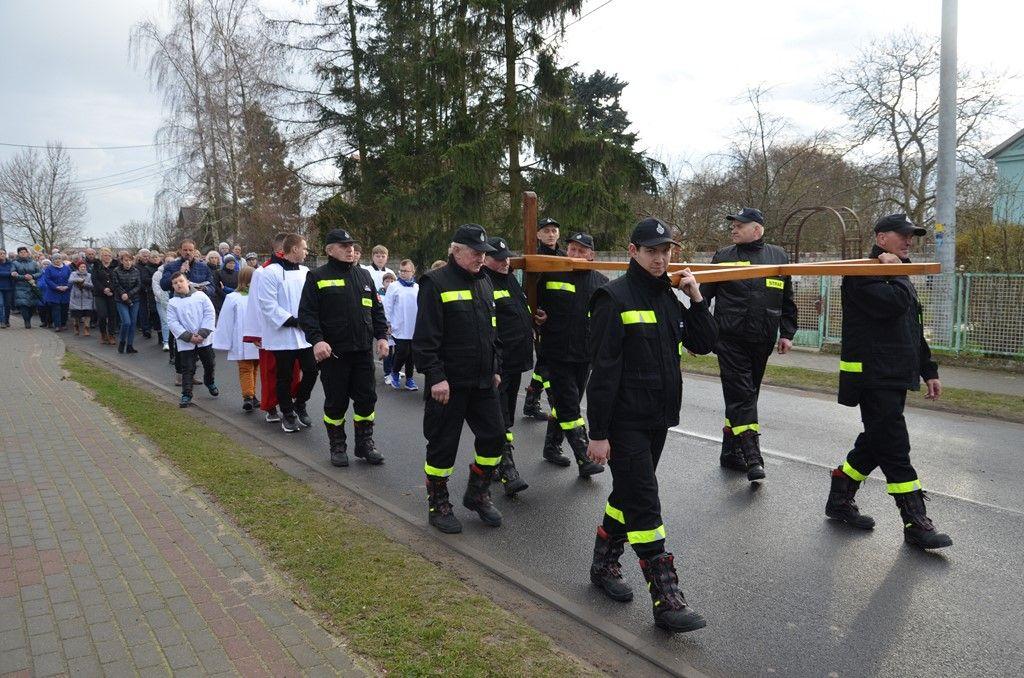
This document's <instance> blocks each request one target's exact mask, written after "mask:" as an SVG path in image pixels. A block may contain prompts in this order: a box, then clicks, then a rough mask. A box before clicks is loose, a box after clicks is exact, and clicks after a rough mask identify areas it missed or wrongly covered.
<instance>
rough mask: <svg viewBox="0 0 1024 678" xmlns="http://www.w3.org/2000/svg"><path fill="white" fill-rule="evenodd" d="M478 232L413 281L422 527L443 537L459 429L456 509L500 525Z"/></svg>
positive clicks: (496, 358)
mask: <svg viewBox="0 0 1024 678" xmlns="http://www.w3.org/2000/svg"><path fill="white" fill-rule="evenodd" d="M493 250H494V248H493V247H491V246H490V245H489V244H488V242H487V233H486V232H485V231H484V229H483V227H481V226H478V225H477V224H465V225H463V226H460V227H459V228H458V230H457V231H456V232H455V236H454V237H453V238H452V245H451V250H450V251H451V254H450V255H449V257H448V263H447V265H445V266H442V267H441V268H438V269H436V270H433V271H429V272H427V273H425V274H423V276H422V277H421V278H420V282H419V285H420V291H419V295H418V297H417V312H416V329H415V330H414V331H413V339H412V350H413V362H414V363H415V364H416V366H417V367H419V369H420V371H421V372H423V374H424V376H425V378H426V388H425V389H424V396H425V399H426V405H425V407H424V412H423V436H424V437H425V438H426V439H427V461H426V464H425V465H424V471H425V473H426V476H427V478H426V480H427V496H428V502H429V509H430V510H429V522H430V524H431V525H433V526H434V527H436V528H437V529H439V530H441V531H442V532H447V533H455V532H461V531H462V524H461V523H460V522H459V519H458V518H456V517H455V514H454V513H453V512H452V505H451V503H450V501H449V500H448V478H449V476H451V474H452V473H453V472H454V471H455V457H456V455H457V453H458V450H459V438H460V437H461V435H462V425H463V423H464V422H465V423H467V424H469V428H470V429H471V430H472V431H473V434H474V436H475V437H476V440H475V445H474V447H475V450H476V457H475V459H474V461H473V463H472V464H470V467H469V469H470V473H469V482H468V484H467V486H466V492H465V494H464V495H463V498H462V505H463V506H465V507H466V508H468V509H470V510H471V511H476V512H477V514H478V515H479V516H480V519H481V520H483V521H484V523H486V524H487V525H490V526H492V527H497V526H499V525H501V513H499V512H498V510H497V509H496V508H495V507H494V504H493V503H492V502H491V493H490V483H491V479H492V477H493V475H494V468H495V467H496V466H497V465H498V463H499V462H500V461H501V457H502V449H503V448H504V445H505V421H504V418H503V417H502V414H501V406H500V404H499V402H498V392H497V387H498V385H499V384H500V383H501V370H502V366H501V360H502V354H501V342H500V340H499V339H498V335H497V319H496V318H495V315H494V313H495V309H494V287H493V286H492V285H491V281H490V278H488V277H487V275H486V274H484V273H483V272H482V271H481V270H480V269H481V267H482V266H483V263H484V254H485V253H487V252H491V251H493Z"/></svg>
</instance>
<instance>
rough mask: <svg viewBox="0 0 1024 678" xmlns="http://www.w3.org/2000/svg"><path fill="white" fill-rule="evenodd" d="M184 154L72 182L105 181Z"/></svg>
mask: <svg viewBox="0 0 1024 678" xmlns="http://www.w3.org/2000/svg"><path fill="white" fill-rule="evenodd" d="M185 155H187V154H186V153H182V154H181V155H178V156H175V157H173V158H168V159H167V160H157V161H156V162H154V163H150V164H148V165H142V166H140V167H134V168H132V169H128V170H124V171H122V172H114V173H113V174H104V175H101V176H98V177H89V178H88V179H78V180H77V181H75V182H74V183H75V184H89V183H92V182H94V181H105V180H107V179H112V178H114V177H119V176H122V175H125V174H133V173H135V172H140V171H142V170H146V169H150V168H153V167H157V166H159V165H163V164H164V163H165V162H174V161H176V160H180V159H181V158H183V157H185Z"/></svg>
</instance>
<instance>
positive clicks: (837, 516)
mask: <svg viewBox="0 0 1024 678" xmlns="http://www.w3.org/2000/svg"><path fill="white" fill-rule="evenodd" d="M858 489H860V483H859V482H858V481H856V480H854V479H853V478H851V477H850V476H848V475H846V473H844V472H843V467H842V466H837V467H836V468H834V469H832V488H831V489H830V490H829V493H828V501H826V502H825V515H826V516H828V517H829V518H831V519H832V520H838V521H840V522H843V523H846V524H847V525H852V526H853V527H857V528H860V529H862V530H872V529H874V527H875V519H874V518H872V517H871V516H865V515H861V512H860V509H859V508H858V507H857V502H855V501H854V500H853V497H854V495H855V494H857V490H858Z"/></svg>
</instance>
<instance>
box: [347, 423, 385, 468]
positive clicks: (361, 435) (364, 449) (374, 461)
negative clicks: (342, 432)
mask: <svg viewBox="0 0 1024 678" xmlns="http://www.w3.org/2000/svg"><path fill="white" fill-rule="evenodd" d="M353 428H354V429H355V431H356V447H355V450H353V452H352V453H353V454H354V455H356V457H358V458H360V459H362V460H363V461H365V462H366V463H367V464H370V465H371V466H379V465H380V464H383V463H384V455H382V454H381V453H380V452H378V451H377V446H376V445H375V444H374V442H373V422H372V421H359V422H355V423H354V424H353Z"/></svg>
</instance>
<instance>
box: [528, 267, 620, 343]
mask: <svg viewBox="0 0 1024 678" xmlns="http://www.w3.org/2000/svg"><path fill="white" fill-rule="evenodd" d="M607 282H608V278H607V276H605V275H604V274H602V273H599V272H598V271H566V272H564V273H545V274H543V275H541V276H540V279H539V280H538V282H537V306H538V307H539V308H540V309H541V310H543V311H544V312H545V313H547V314H548V319H547V320H546V321H545V322H544V324H543V325H541V326H540V339H539V340H538V342H537V355H538V356H541V357H543V358H544V359H546V360H561V361H563V362H570V363H585V362H590V298H591V297H592V296H593V295H594V291H595V290H597V288H598V287H600V286H601V285H604V284H605V283H607Z"/></svg>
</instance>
